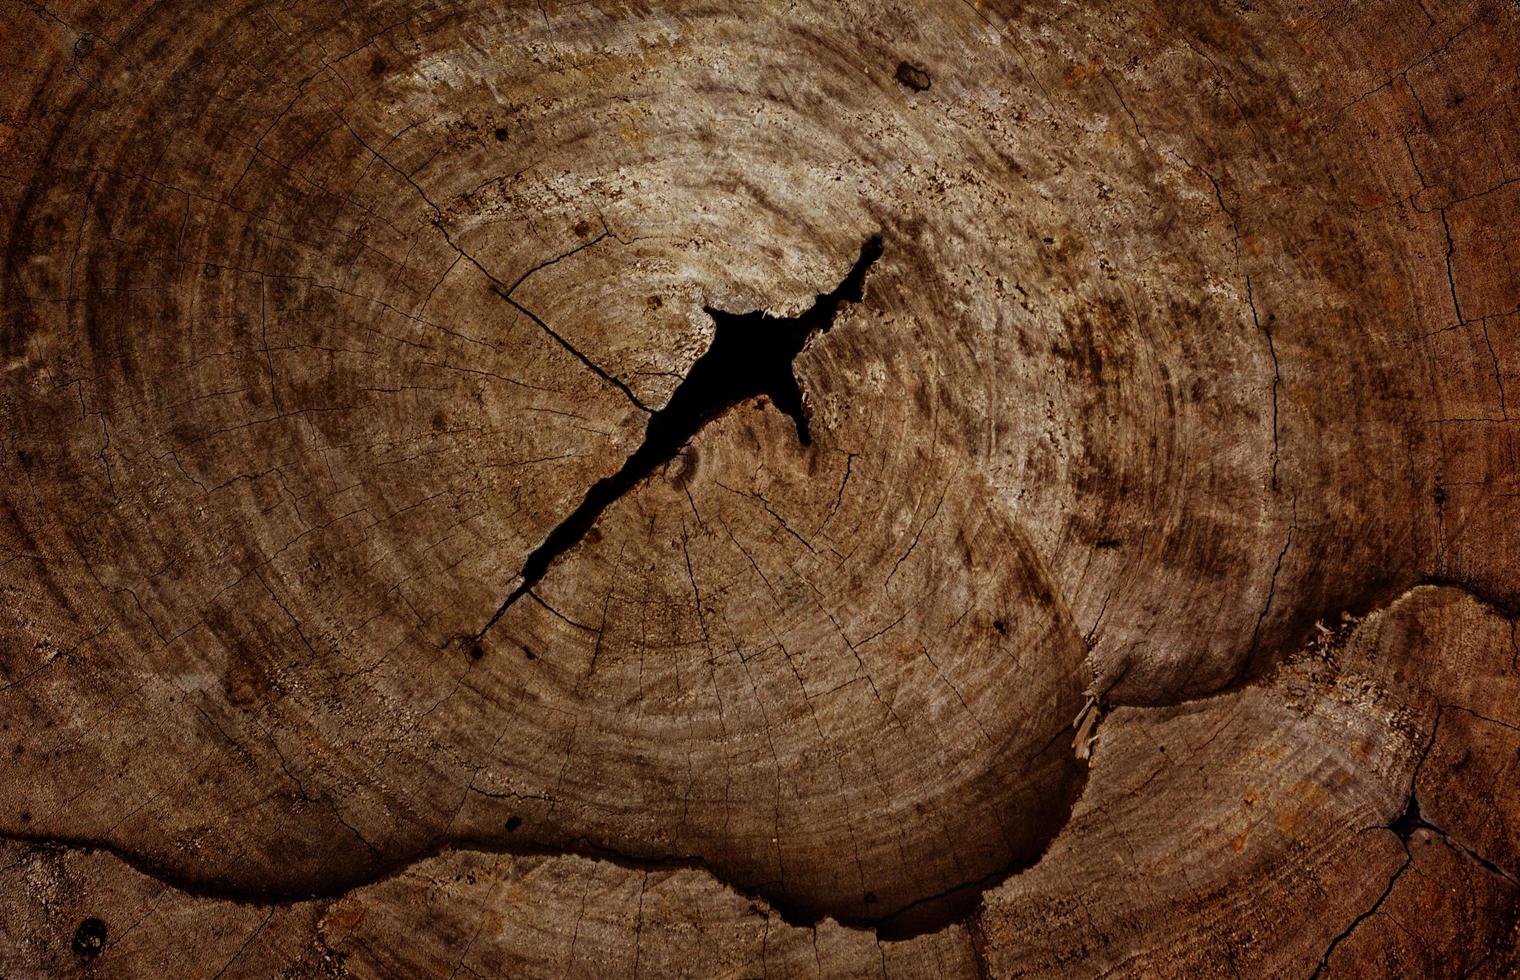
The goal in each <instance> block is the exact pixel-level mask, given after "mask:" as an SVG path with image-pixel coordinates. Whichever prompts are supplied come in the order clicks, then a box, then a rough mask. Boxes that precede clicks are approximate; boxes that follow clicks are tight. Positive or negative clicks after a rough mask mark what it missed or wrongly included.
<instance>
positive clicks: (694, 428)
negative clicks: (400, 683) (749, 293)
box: [473, 235, 882, 642]
mask: <svg viewBox="0 0 1520 980" xmlns="http://www.w3.org/2000/svg"><path fill="white" fill-rule="evenodd" d="M881 253H882V242H881V236H880V235H874V236H872V237H871V238H869V239H867V240H866V242H865V244H863V245H861V247H860V257H859V258H858V259H856V260H855V265H854V267H853V268H851V269H850V272H849V274H848V275H846V276H845V277H844V281H843V282H841V283H840V284H839V285H838V286H837V287H835V288H834V289H833V290H832V291H831V292H827V293H821V294H819V296H818V297H817V299H816V300H815V301H814V303H813V305H812V306H811V307H810V308H809V309H807V310H806V311H804V312H803V313H802V314H801V315H800V316H796V317H776V316H771V315H770V314H769V313H765V312H763V311H755V312H751V313H726V312H724V311H723V310H717V309H713V308H712V307H710V306H709V307H704V308H703V309H704V310H705V312H706V313H707V315H708V316H710V317H712V319H713V323H714V324H715V325H716V328H717V329H716V330H715V331H714V333H713V340H712V344H711V345H710V346H709V347H708V348H707V351H706V352H705V353H704V354H703V355H702V356H701V357H699V358H697V361H696V363H695V364H693V365H692V366H691V370H690V371H689V372H688V373H687V375H686V378H685V379H684V380H683V381H682V382H681V384H680V385H679V386H677V388H676V390H675V392H674V394H672V395H671V396H670V401H669V402H667V403H666V405H665V407H664V408H662V409H660V410H659V411H657V412H655V413H653V414H652V415H651V416H650V418H649V424H648V426H647V428H646V429H645V430H644V442H643V444H642V445H640V446H639V448H638V449H637V450H635V451H634V452H633V454H632V455H631V456H629V457H628V459H627V461H626V462H624V463H623V466H622V468H621V469H619V470H618V471H617V472H616V473H614V474H612V475H611V476H609V477H605V478H603V479H601V480H598V481H597V482H596V483H595V484H594V485H593V486H592V487H591V489H590V490H589V491H587V493H586V496H585V498H584V499H582V500H581V503H580V506H579V507H577V508H576V509H575V510H574V511H572V512H571V514H570V516H568V517H566V518H565V519H564V520H563V521H561V522H560V523H559V525H558V526H556V527H555V528H554V530H552V531H550V532H549V536H548V537H547V538H545V539H544V542H543V543H542V544H540V545H539V546H538V547H537V548H535V549H534V550H533V552H532V553H531V554H530V555H529V556H528V560H527V561H526V562H525V563H524V564H523V568H522V572H521V575H520V577H519V582H518V585H517V587H516V588H515V589H513V590H512V592H511V594H510V595H508V596H507V598H506V601H504V602H503V603H502V604H501V606H500V607H498V608H497V610H496V612H495V613H494V614H492V616H491V618H490V619H489V620H488V621H487V622H486V624H485V625H484V626H483V627H481V628H480V631H479V632H478V633H476V634H475V636H474V637H473V639H474V640H475V641H477V642H478V641H479V640H480V639H481V638H482V637H484V636H485V635H486V633H487V632H489V631H490V629H491V627H492V626H495V625H496V622H497V621H498V620H499V619H501V617H502V616H503V615H505V614H506V611H507V610H508V609H510V608H512V604H513V603H515V602H516V601H517V600H518V599H521V598H522V597H523V596H524V595H527V594H529V593H530V592H531V591H532V589H533V587H534V586H535V585H537V584H538V583H539V581H540V580H541V579H542V578H543V577H544V575H545V574H546V573H547V572H548V571H549V567H550V566H551V565H553V564H554V561H555V559H557V558H559V556H560V555H562V554H564V553H565V552H566V551H569V550H570V549H571V548H573V547H575V546H576V545H577V544H578V543H580V541H581V539H582V538H584V537H585V536H586V532H587V531H589V530H591V528H592V526H593V525H595V524H596V522H597V520H598V519H599V518H600V517H601V516H602V513H603V512H604V511H605V510H606V509H607V508H608V507H610V506H612V504H613V503H614V502H615V501H617V500H618V499H619V498H621V497H622V496H623V495H624V494H626V493H627V492H628V491H629V490H632V489H633V488H634V487H635V486H637V485H638V484H639V482H640V481H642V480H643V479H644V478H645V477H647V476H649V475H650V474H651V473H653V472H654V471H655V470H656V469H658V468H659V467H660V466H662V465H664V464H665V463H668V462H670V461H671V460H672V459H674V458H675V456H676V453H678V452H680V450H681V447H682V446H684V445H686V443H687V442H689V441H690V440H691V438H692V437H693V436H695V435H696V434H697V433H698V432H699V431H701V429H702V427H703V426H705V425H706V424H707V423H709V422H711V421H712V420H713V419H716V418H717V417H718V416H720V415H722V414H723V413H724V412H725V411H726V410H728V409H729V408H731V407H732V406H734V405H736V404H738V403H739V402H742V401H744V400H745V399H748V398H754V397H757V396H760V395H765V396H767V397H769V398H770V400H771V402H772V403H773V404H774V405H775V406H776V407H777V408H779V409H780V410H781V411H783V412H785V413H786V414H787V415H788V416H790V417H791V419H792V421H793V422H794V423H795V424H796V426H797V439H798V441H799V442H801V443H802V445H804V446H807V445H810V444H811V443H812V441H813V440H812V434H811V433H810V432H809V431H808V421H807V415H806V413H805V412H804V410H803V405H802V389H801V387H799V386H798V384H797V376H796V374H795V373H794V372H793V370H792V362H793V360H794V359H795V358H796V357H797V355H798V354H799V353H801V352H802V348H803V346H804V345H805V344H806V343H807V340H808V338H809V337H811V336H812V335H813V334H814V333H826V332H828V330H829V329H830V328H831V327H832V326H833V325H834V317H835V315H836V314H837V313H838V312H839V307H840V305H842V304H844V303H859V302H860V301H861V300H862V299H863V298H864V296H865V279H866V272H867V271H869V269H870V268H871V266H872V264H873V263H875V262H876V260H877V259H878V258H880V257H881ZM508 299H509V301H510V297H508ZM514 305H515V304H514Z"/></svg>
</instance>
